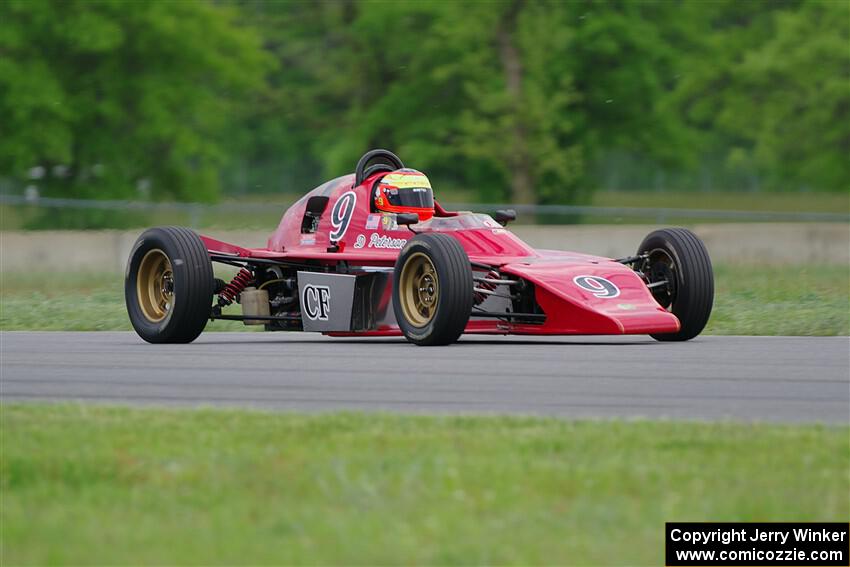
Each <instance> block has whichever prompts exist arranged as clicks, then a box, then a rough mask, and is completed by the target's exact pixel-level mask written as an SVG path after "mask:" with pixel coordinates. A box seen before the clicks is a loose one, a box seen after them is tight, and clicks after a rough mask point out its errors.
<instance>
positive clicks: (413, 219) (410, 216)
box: [395, 213, 419, 226]
mask: <svg viewBox="0 0 850 567" xmlns="http://www.w3.org/2000/svg"><path fill="white" fill-rule="evenodd" d="M395 222H396V224H398V225H399V226H404V225H411V224H416V223H418V222H419V215H417V214H416V213H398V214H397V215H396V216H395Z"/></svg>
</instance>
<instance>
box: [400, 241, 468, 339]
mask: <svg viewBox="0 0 850 567" xmlns="http://www.w3.org/2000/svg"><path fill="white" fill-rule="evenodd" d="M434 286H436V293H433V287H434ZM472 288H473V281H472V266H471V265H470V263H469V256H467V255H466V252H465V251H464V249H463V247H462V246H461V245H460V243H459V242H458V241H457V240H456V239H454V238H452V237H451V236H449V235H447V234H438V233H427V234H418V235H416V236H414V237H413V238H412V239H410V241H409V242H408V243H407V244H406V245H405V247H404V248H403V249H402V251H401V253H400V254H399V256H398V260H396V263H395V269H394V271H393V309H394V311H395V316H396V321H397V322H398V326H399V327H400V328H401V331H402V333H404V336H405V337H406V338H407V340H408V341H410V342H412V343H414V344H417V345H421V346H438V345H448V344H451V343H453V342H455V341H457V339H458V337H460V335H461V333H463V330H464V329H465V328H466V324H467V322H468V321H469V316H470V313H471V312H472V304H473V292H472ZM429 290H431V292H429ZM429 298H430V299H429Z"/></svg>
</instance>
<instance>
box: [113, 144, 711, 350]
mask: <svg viewBox="0 0 850 567" xmlns="http://www.w3.org/2000/svg"><path fill="white" fill-rule="evenodd" d="M515 217H516V215H515V213H514V212H513V211H509V210H508V211H499V212H497V213H496V215H495V219H494V218H492V217H490V216H488V215H484V214H478V213H471V212H452V211H447V210H445V209H443V207H441V206H440V204H439V203H438V202H436V201H434V200H433V194H432V192H431V187H430V183H429V182H428V180H427V178H426V177H425V176H424V175H423V174H421V173H420V172H417V171H415V170H411V169H406V168H405V167H404V164H403V163H402V162H401V160H400V159H399V158H398V157H397V156H396V155H395V154H393V153H391V152H388V151H386V150H372V151H370V152H368V153H366V154H365V155H364V156H363V157H362V158H361V159H360V161H359V162H358V163H357V167H356V170H355V173H354V174H353V175H346V176H343V177H339V178H337V179H334V180H332V181H328V182H327V183H325V184H324V185H321V186H319V187H317V188H316V189H313V190H312V191H310V192H309V193H307V194H306V195H304V197H302V198H301V199H300V200H299V201H298V202H297V203H295V204H294V205H293V206H292V207H290V208H289V210H287V211H286V213H285V214H284V215H283V218H282V219H281V221H280V224H279V225H278V227H277V230H275V231H274V233H272V235H271V237H270V238H269V240H268V245H267V247H266V248H262V249H256V248H243V247H240V246H237V245H234V244H228V243H226V242H221V241H218V240H215V239H213V238H209V237H206V236H199V235H197V234H196V233H195V232H193V231H191V230H189V229H186V228H180V227H160V228H152V229H149V230H147V231H145V232H144V233H143V234H142V235H141V236H140V237H139V239H138V240H137V241H136V243H135V245H134V246H133V249H132V252H131V253H130V258H129V261H128V264H127V270H126V276H125V287H124V290H125V297H126V302H127V310H128V312H129V315H130V320H131V322H132V324H133V327H134V328H135V330H136V332H137V333H138V334H139V336H141V337H142V338H143V339H144V340H146V341H148V342H151V343H188V342H191V341H193V340H194V339H195V338H197V337H198V335H199V334H200V333H201V331H203V330H204V327H205V326H206V324H207V321H209V320H216V319H229V320H239V321H243V322H244V324H246V325H265V328H266V330H269V331H315V332H320V333H325V334H328V335H333V336H400V335H404V336H405V337H406V338H407V339H408V340H409V341H410V342H413V343H415V344H418V345H446V344H450V343H452V342H454V341H456V340H457V339H458V337H459V336H460V335H461V334H462V333H480V334H515V335H622V334H649V335H651V336H652V337H654V338H655V339H657V340H660V341H684V340H688V339H691V338H693V337H695V336H697V335H698V334H699V333H700V331H702V329H703V327H705V324H706V322H707V321H708V317H709V314H710V313H711V307H712V303H713V299H714V279H713V273H712V268H711V261H710V259H709V257H708V253H707V251H706V249H705V246H704V245H703V243H702V242H701V241H700V240H699V239H698V238H697V237H696V236H695V235H694V234H693V233H691V232H690V231H688V230H685V229H682V228H670V229H664V230H657V231H655V232H652V233H651V234H649V235H648V236H647V237H646V238H645V239H644V241H643V242H642V243H641V244H640V246H639V247H638V250H637V253H636V254H635V255H633V256H628V257H624V258H620V259H609V258H602V257H598V256H590V255H587V254H580V253H577V252H560V251H553V250H535V249H533V248H531V247H530V246H529V245H527V244H526V243H525V242H523V241H522V240H520V239H519V238H518V237H516V236H515V235H514V234H512V233H511V232H510V231H508V230H507V229H506V228H505V225H506V224H507V223H508V222H509V221H511V220H513V219H514V218H515ZM213 262H216V263H220V264H227V265H229V266H232V267H234V268H235V269H238V273H236V275H235V277H233V278H232V279H231V280H230V281H225V280H222V279H217V278H215V277H214V274H213V266H212V263H213ZM233 302H237V303H239V304H241V307H242V314H241V315H236V314H224V313H223V312H222V310H223V308H225V307H227V306H229V305H231V304H232V303H233Z"/></svg>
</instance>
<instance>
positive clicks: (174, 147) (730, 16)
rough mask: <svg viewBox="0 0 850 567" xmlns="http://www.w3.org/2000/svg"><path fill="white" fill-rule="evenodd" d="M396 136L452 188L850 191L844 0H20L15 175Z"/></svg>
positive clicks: (14, 32) (87, 175)
mask: <svg viewBox="0 0 850 567" xmlns="http://www.w3.org/2000/svg"><path fill="white" fill-rule="evenodd" d="M373 147H385V148H389V149H392V150H393V151H395V152H396V153H398V154H399V155H400V156H401V157H402V159H404V160H405V161H406V162H407V163H408V164H409V165H411V166H413V167H416V168H418V169H421V170H423V171H426V172H427V173H428V174H429V176H430V177H431V178H432V181H433V182H434V184H435V186H436V187H438V188H439V187H444V188H447V189H448V190H451V189H463V190H466V191H468V192H469V193H468V194H470V195H473V196H475V197H476V198H479V199H485V200H491V201H513V202H519V203H582V202H586V201H587V199H588V198H589V196H590V194H591V192H592V191H593V190H594V189H597V188H599V187H606V186H612V185H613V186H617V187H624V188H648V186H650V185H652V184H653V183H657V182H658V179H659V176H662V177H663V179H665V180H666V181H665V183H666V185H667V186H670V187H675V188H677V189H725V190H753V191H766V192H767V191H797V190H814V191H839V192H842V191H843V192H847V191H848V188H850V160H848V156H850V3H848V2H847V1H845V0H778V1H770V2H767V1H749V2H738V1H734V0H715V1H712V2H698V1H691V2H673V1H669V0H661V1H640V2H638V1H626V0H609V1H604V2H603V1H595V0H575V1H569V2H565V1H545V0H505V1H487V2H485V1H467V2H463V1H458V2H451V1H430V2H419V1H409V2H366V1H363V2H355V1H350V0H339V1H323V2H269V1H267V2H258V1H247V0H244V1H219V2H210V1H200V0H181V1H179V2H178V1H174V2H152V1H151V2H130V1H126V2H118V1H97V0H4V1H3V2H0V178H2V180H3V181H4V183H5V186H6V187H13V188H14V190H20V189H21V188H23V187H24V186H26V185H27V184H31V183H36V184H37V186H38V187H39V190H40V191H41V193H42V194H46V195H57V196H65V197H82V198H128V199H139V198H142V199H159V200H168V199H179V200H189V201H214V200H216V199H218V198H219V197H220V196H221V194H222V192H224V193H233V194H238V193H243V192H267V193H272V192H282V191H288V192H300V191H303V190H304V189H307V188H309V187H311V186H314V185H317V184H318V183H320V182H321V181H322V180H323V179H326V178H328V177H331V176H336V175H341V174H344V173H348V172H350V171H351V170H352V169H353V167H354V163H355V162H356V160H357V158H358V157H359V156H360V155H361V154H362V153H363V152H364V151H366V150H367V149H370V148H373Z"/></svg>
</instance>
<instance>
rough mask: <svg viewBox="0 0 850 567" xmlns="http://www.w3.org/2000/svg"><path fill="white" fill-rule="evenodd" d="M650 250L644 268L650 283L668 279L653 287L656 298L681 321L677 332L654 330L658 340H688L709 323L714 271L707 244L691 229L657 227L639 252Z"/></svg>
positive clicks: (645, 252)
mask: <svg viewBox="0 0 850 567" xmlns="http://www.w3.org/2000/svg"><path fill="white" fill-rule="evenodd" d="M642 254H649V257H648V258H647V260H646V261H645V262H644V264H643V266H642V268H643V271H644V273H645V274H646V275H647V277H648V283H653V282H656V281H668V282H669V283H668V284H667V285H664V286H659V287H656V288H653V289H651V290H650V291H651V292H652V295H653V297H655V299H656V301H658V303H659V304H660V305H661V306H662V307H664V308H665V309H667V310H668V311H670V312H671V313H672V314H673V315H675V316H676V317H677V318H678V319H679V322H680V323H681V328H680V329H679V331H678V332H677V333H666V334H653V335H650V336H651V337H652V338H654V339H655V340H658V341H687V340H690V339H692V338H694V337H696V336H697V335H699V334H700V333H701V332H702V330H703V329H704V328H705V325H706V323H708V318H709V316H710V315H711V308H712V305H713V304H714V272H713V270H712V268H711V258H709V256H708V250H707V249H706V248H705V244H703V243H702V241H701V240H700V239H699V238H698V237H697V235H695V234H694V233H693V232H691V231H690V230H688V229H685V228H665V229H662V230H656V231H654V232H652V233H650V234H649V235H647V237H646V238H644V239H643V242H642V243H641V245H640V247H639V248H638V255H642Z"/></svg>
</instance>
